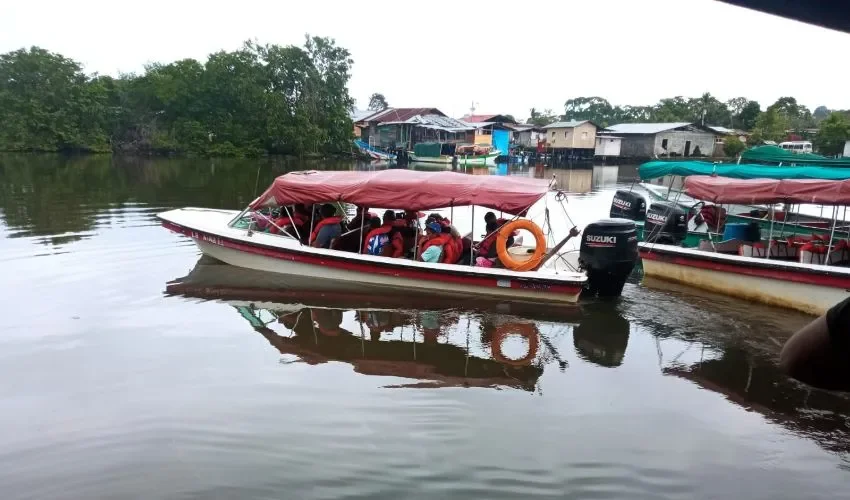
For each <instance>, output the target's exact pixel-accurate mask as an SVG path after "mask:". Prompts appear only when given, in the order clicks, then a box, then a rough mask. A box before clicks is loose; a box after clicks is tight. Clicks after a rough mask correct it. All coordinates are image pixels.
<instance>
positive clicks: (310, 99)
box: [0, 34, 850, 158]
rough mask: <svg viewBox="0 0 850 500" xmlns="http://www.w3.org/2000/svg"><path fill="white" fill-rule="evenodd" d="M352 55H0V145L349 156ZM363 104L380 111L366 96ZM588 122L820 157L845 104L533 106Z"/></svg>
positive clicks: (535, 115) (839, 129) (330, 48)
mask: <svg viewBox="0 0 850 500" xmlns="http://www.w3.org/2000/svg"><path fill="white" fill-rule="evenodd" d="M353 63H354V61H353V60H352V58H351V54H350V53H349V51H348V50H347V49H345V48H342V47H339V46H337V45H336V42H335V41H334V40H333V39H332V38H325V37H316V36H310V35H309V34H307V35H305V41H304V44H303V46H294V45H288V46H281V45H261V44H259V43H258V42H256V41H247V42H245V43H244V44H243V45H242V47H241V48H240V49H238V50H235V51H231V52H228V51H219V52H215V53H213V54H210V55H209V56H208V57H207V59H206V61H205V62H200V61H197V60H195V59H182V60H179V61H174V62H171V63H167V64H164V63H152V64H148V65H147V66H145V69H144V72H143V73H141V74H136V73H129V74H121V75H119V76H118V77H111V76H103V75H98V74H91V75H88V74H86V73H84V72H83V68H82V66H81V65H80V64H79V63H78V62H76V61H74V60H72V59H68V58H66V57H64V56H62V55H61V54H58V53H53V52H49V51H47V50H45V49H42V48H39V47H31V48H29V49H26V48H22V49H19V50H16V51H12V52H8V53H5V54H0V152H16V153H17V152H27V153H82V154H97V153H103V154H119V155H135V156H185V157H257V156H284V157H295V158H333V157H351V153H352V150H351V140H352V139H353V138H354V134H353V131H354V124H353V123H352V121H351V115H350V112H351V110H352V109H353V107H354V99H353V98H352V97H351V96H350V95H349V93H348V82H349V80H350V78H351V67H352V65H353ZM369 107H370V109H380V108H381V107H387V104H386V99H384V97H383V95H382V94H373V95H372V98H371V100H370V106H369ZM570 120H591V121H593V122H594V123H596V124H599V125H601V126H603V127H607V126H610V125H613V124H616V123H642V122H643V123H646V122H689V123H704V124H709V125H720V126H724V127H728V128H730V129H735V130H743V131H747V132H749V134H750V136H749V139H748V140H747V144H744V143H743V142H741V141H739V140H738V139H737V138H736V137H735V136H734V135H732V136H730V137H729V138H727V140H726V141H725V145H724V149H725V151H726V153H727V155H728V156H734V155H735V154H736V153H738V152H740V151H742V150H743V149H745V148H746V147H747V146H752V145H757V144H761V143H763V142H764V141H774V142H781V141H783V140H801V139H810V140H812V141H813V142H814V144H815V147H816V148H817V150H818V151H819V152H821V154H825V155H827V156H836V155H840V154H841V153H842V152H843V148H844V143H845V141H846V140H848V139H850V110H830V109H828V108H826V106H819V107H818V108H816V109H815V111H814V112H811V111H809V109H808V108H807V107H806V106H803V105H801V104H799V103H798V102H797V100H796V99H795V98H793V97H781V98H779V99H778V100H777V101H776V102H775V103H773V104H771V105H770V106H768V107H767V108H766V109H765V110H764V111H762V109H761V106H760V105H759V103H758V102H756V101H753V100H750V99H747V98H745V97H737V98H734V99H730V100H729V101H727V102H722V101H720V100H718V99H717V98H715V97H714V96H712V95H711V94H709V93H705V94H703V95H702V96H700V97H698V98H685V97H681V96H677V97H672V98H666V99H661V100H660V101H659V102H658V103H657V104H655V105H652V106H632V105H624V106H619V105H613V104H611V103H610V102H609V101H608V100H606V99H604V98H602V97H597V96H594V97H575V98H572V99H569V100H567V101H566V102H565V103H564V113H563V114H558V113H555V112H553V111H552V110H551V109H546V110H542V111H541V110H538V109H536V108H532V109H531V110H530V118H528V120H527V121H526V122H527V123H529V124H534V125H537V126H545V125H548V124H550V123H553V122H556V121H570Z"/></svg>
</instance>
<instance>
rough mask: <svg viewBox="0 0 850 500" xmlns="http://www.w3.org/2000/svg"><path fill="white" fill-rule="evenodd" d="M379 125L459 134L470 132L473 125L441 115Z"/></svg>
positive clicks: (421, 116)
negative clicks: (404, 126) (405, 126)
mask: <svg viewBox="0 0 850 500" xmlns="http://www.w3.org/2000/svg"><path fill="white" fill-rule="evenodd" d="M380 124H381V125H416V126H419V127H424V128H432V129H439V130H446V131H449V132H459V131H464V130H472V129H474V128H475V126H474V125H468V124H466V123H464V122H462V121H460V120H455V119H454V118H449V117H448V116H441V115H414V116H411V117H410V118H408V119H406V120H394V121H381V123H380Z"/></svg>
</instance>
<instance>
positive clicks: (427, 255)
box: [416, 222, 451, 262]
mask: <svg viewBox="0 0 850 500" xmlns="http://www.w3.org/2000/svg"><path fill="white" fill-rule="evenodd" d="M449 240H451V235H450V234H443V228H442V227H440V224H438V223H437V222H429V223H428V224H426V225H425V236H424V238H423V239H422V242H421V243H420V244H419V250H418V251H417V252H416V255H417V259H416V260H421V261H422V262H441V258H442V256H443V250H444V247H445V246H446V244H447V243H448V242H449Z"/></svg>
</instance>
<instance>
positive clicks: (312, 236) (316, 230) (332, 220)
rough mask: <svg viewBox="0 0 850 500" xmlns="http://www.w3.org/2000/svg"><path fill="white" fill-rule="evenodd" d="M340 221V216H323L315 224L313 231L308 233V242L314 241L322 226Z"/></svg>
mask: <svg viewBox="0 0 850 500" xmlns="http://www.w3.org/2000/svg"><path fill="white" fill-rule="evenodd" d="M340 222H342V218H341V217H325V218H324V219H322V220H320V221H319V223H318V224H316V227H314V228H313V232H312V233H310V243H312V242H314V241H316V238H318V237H319V231H321V229H322V228H323V227H325V226H329V225H331V224H339V223H340Z"/></svg>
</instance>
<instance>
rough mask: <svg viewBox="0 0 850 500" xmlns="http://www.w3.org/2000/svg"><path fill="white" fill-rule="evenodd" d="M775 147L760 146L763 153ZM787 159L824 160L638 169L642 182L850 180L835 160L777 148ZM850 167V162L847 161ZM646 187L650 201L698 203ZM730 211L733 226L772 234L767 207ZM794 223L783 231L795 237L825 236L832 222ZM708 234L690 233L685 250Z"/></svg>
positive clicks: (798, 219)
mask: <svg viewBox="0 0 850 500" xmlns="http://www.w3.org/2000/svg"><path fill="white" fill-rule="evenodd" d="M765 147H773V146H759V147H758V148H753V149H760V148H765ZM775 149H778V150H779V151H782V153H784V154H786V155H791V156H792V157H793V158H795V159H797V158H804V159H805V158H807V157H816V158H821V159H822V160H821V162H820V163H819V164H814V163H813V164H811V165H807V166H787V167H783V166H770V165H759V164H750V163H741V164H735V163H711V162H705V161H662V160H658V161H650V162H647V163H644V164H643V165H641V166H640V167H639V168H638V175H639V176H640V178H641V180H648V179H659V178H662V177H666V176H680V177H688V176H691V175H716V176H719V177H729V178H734V179H821V180H834V181H842V180H848V179H850V169H848V168H836V166H835V160H830V159H828V158H824V157H822V156H819V155H813V154H809V153H789V152H787V151H785V150H783V149H782V148H775ZM846 163H847V164H848V166H850V161H846ZM643 187H644V188H645V189H646V190H647V192H648V194H649V197H650V199H651V200H655V201H673V202H675V203H676V204H678V205H679V206H680V207H682V208H683V209H684V210H690V208H691V207H692V206H694V205H695V204H696V203H697V202H698V201H697V200H694V199H692V198H690V197H689V196H682V195H681V193H677V192H676V191H675V190H673V192H669V193H668V189H667V188H666V187H664V186H655V185H646V184H644V185H643ZM725 208H726V209H727V211H728V215H727V217H726V220H727V222H731V223H749V222H756V223H758V224H759V226H760V227H761V228H762V230H764V231H769V227H770V220H769V219H768V218H767V217H766V214H767V210H766V208H765V207H756V206H745V205H729V206H727V207H725ZM793 219H794V222H793V223H791V224H784V225H783V231H784V232H785V233H792V234H812V233H822V232H824V231H827V230H828V228H829V222H830V219H827V218H824V217H817V216H813V215H801V214H796V215H795V217H793ZM637 224H638V238H639V239H640V240H642V239H643V231H642V230H643V224H642V222H638V223H637ZM708 236H709V235H708V234H707V232H705V231H698V230H697V231H695V230H691V231H689V232H688V236H687V239H686V240H685V241H684V242H683V244H684V246H686V247H693V246H697V245H698V244H699V242H700V241H701V240H703V239H706V238H708ZM717 236H720V235H717Z"/></svg>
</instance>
